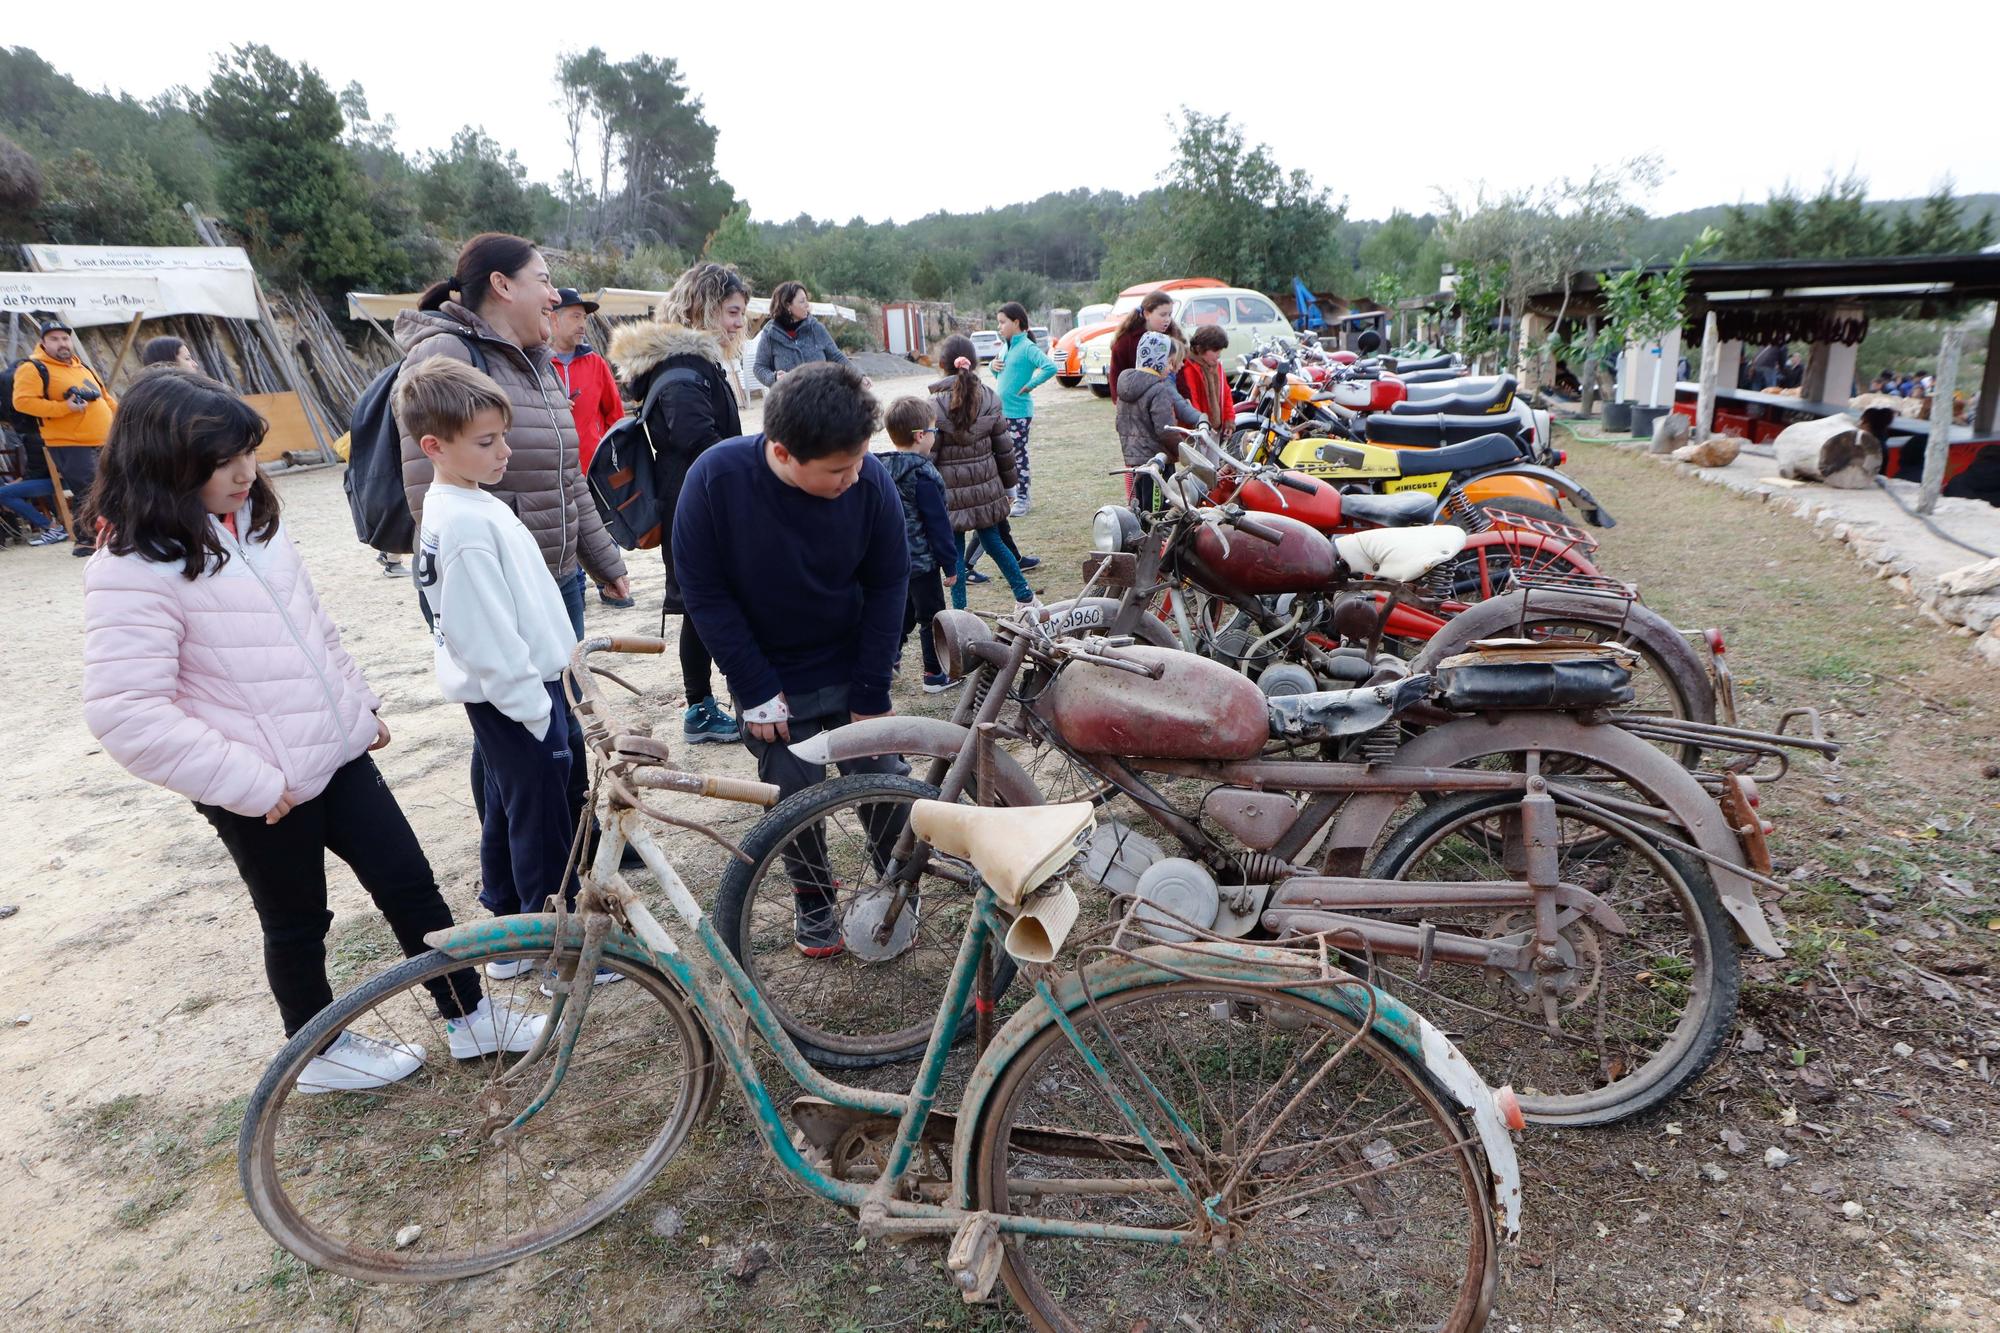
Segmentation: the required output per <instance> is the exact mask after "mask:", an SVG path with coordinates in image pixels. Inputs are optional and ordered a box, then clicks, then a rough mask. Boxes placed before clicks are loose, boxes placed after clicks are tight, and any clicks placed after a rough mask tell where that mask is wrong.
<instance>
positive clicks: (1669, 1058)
mask: <svg viewBox="0 0 2000 1333" xmlns="http://www.w3.org/2000/svg"><path fill="white" fill-rule="evenodd" d="M1518 805H1519V802H1518V800H1517V798H1516V797H1515V796H1514V795H1513V794H1511V793H1499V794H1488V793H1472V794H1469V795H1464V796H1448V797H1441V798H1439V799H1438V800H1437V801H1435V802H1434V803H1433V804H1431V805H1429V806H1427V807H1425V808H1424V809H1422V810H1421V811H1419V812H1418V813H1417V814H1415V815H1412V816H1411V817H1410V818H1409V820H1408V821H1406V822H1405V823H1404V824H1403V825H1402V826H1401V827H1399V828H1398V829H1397V830H1396V831H1395V833H1393V834H1392V835H1390V837H1389V839H1388V841H1387V842H1386V843H1384V844H1383V848H1382V852H1381V854H1380V855H1379V856H1378V857H1377V858H1376V860H1375V864H1374V866H1373V867H1372V869H1371V872H1370V873H1371V874H1373V875H1375V876H1377V877H1379V878H1382V879H1400V880H1411V881H1422V882H1426V883H1430V882H1441V881H1453V880H1466V881H1472V880H1486V879H1505V878H1509V877H1510V873H1511V872H1509V871H1508V870H1507V869H1506V862H1507V851H1506V846H1507V843H1508V837H1507V833H1506V828H1507V825H1508V822H1509V813H1510V812H1511V811H1513V810H1514V809H1516V808H1517V807H1518ZM1559 814H1560V821H1561V826H1562V836H1561V837H1560V839H1559V844H1560V851H1559V868H1558V874H1559V875H1560V877H1561V879H1562V880H1563V881H1564V882H1566V883H1571V884H1579V885H1582V886H1583V887H1585V888H1587V889H1589V890H1590V891H1591V892H1593V893H1595V894H1597V895H1598V896H1599V897H1600V898H1601V899H1603V900H1604V901H1605V902H1606V903H1607V904H1608V905H1610V906H1611V907H1612V908H1613V909H1614V910H1615V911H1616V912H1617V913H1618V914H1619V916H1620V917H1621V918H1622V920H1623V922H1624V927H1625V933H1624V934H1622V935H1618V934H1613V933H1611V932H1610V931H1609V930H1606V929H1604V928H1602V927H1598V926H1595V925H1593V924H1592V923H1591V922H1590V921H1588V919H1586V918H1582V917H1579V918H1578V919H1577V920H1575V921H1572V922H1571V923H1570V924H1569V925H1567V926H1565V927H1564V928H1563V930H1562V932H1561V933H1560V939H1561V941H1562V948H1563V950H1564V962H1565V967H1564V970H1563V971H1562V972H1561V973H1559V974H1557V980H1558V984H1559V985H1560V986H1561V987H1562V988H1563V989H1562V994H1561V995H1560V997H1559V1000H1558V1020H1557V1026H1556V1028H1555V1029H1553V1030H1551V1028H1550V1027H1549V1026H1548V1024H1547V1022H1546V1021H1545V1018H1544V1015H1543V1013H1542V1011H1541V1009H1540V1006H1539V1003H1538V1001H1537V999H1536V997H1535V996H1533V995H1532V994H1530V993H1529V991H1528V989H1527V988H1528V987H1529V986H1530V985H1532V984H1533V979H1532V978H1530V977H1521V976H1516V975H1513V974H1508V973H1501V972H1497V971H1496V970H1495V969H1489V968H1481V967H1472V966H1467V965H1464V964H1451V963H1434V964H1432V966H1431V967H1430V968H1429V969H1428V972H1429V975H1428V977H1427V978H1426V977H1424V976H1423V975H1421V974H1422V972H1423V969H1421V968H1420V967H1419V965H1418V963H1417V961H1416V960H1414V959H1405V958H1383V957H1379V956H1378V957H1377V959H1376V960H1375V971H1376V973H1377V975H1376V977H1374V978H1373V979H1374V980H1375V981H1376V983H1377V984H1378V985H1381V986H1382V987H1383V988H1384V989H1386V990H1388V991H1389V992H1390V993H1391V994H1393V995H1396V996H1398V997H1401V998H1403V999H1405V1000H1407V1001H1409V1002H1410V1003H1412V1004H1414V1005H1416V1006H1417V1007H1419V1008H1420V1009H1422V1010H1423V1012H1424V1013H1425V1014H1427V1015H1429V1016H1430V1017H1431V1019H1432V1020H1433V1021H1434V1022H1436V1023H1438V1024H1439V1026H1441V1027H1443V1028H1444V1029H1445V1030H1446V1031H1448V1032H1450V1033H1451V1034H1452V1036H1453V1040H1455V1041H1456V1042H1457V1043H1458V1045H1459V1048H1460V1049H1461V1050H1462V1051H1464V1052H1465V1056H1466V1058H1467V1059H1468V1060H1470V1061H1472V1063H1473V1065H1474V1067H1475V1068H1477V1069H1478V1070H1479V1072H1480V1074H1481V1075H1482V1076H1483V1077H1485V1078H1486V1079H1488V1080H1489V1081H1491V1082H1493V1083H1512V1084H1513V1086H1514V1090H1515V1092H1516V1093H1518V1094H1519V1095H1520V1098H1521V1108H1522V1110H1523V1111H1525V1112H1526V1113H1527V1115H1528V1118H1529V1119H1531V1120H1536V1121H1539V1122H1541V1123H1543V1124H1555V1125H1569V1126H1585V1125H1607V1124H1611V1123H1614V1122H1616V1121H1619V1120H1624V1119H1626V1118H1628V1117H1630V1116H1634V1115H1637V1114H1639V1113H1640V1112H1642V1111H1646V1110H1649V1109H1651V1108H1652V1107H1655V1106H1658V1105H1659V1104H1660V1103H1662V1102H1664V1101H1667V1100H1668V1099H1669V1098H1671V1097H1673V1096H1675V1095H1676V1094H1678V1093H1679V1092H1680V1091H1681V1090H1682V1089H1683V1088H1685V1087H1686V1086H1687V1085H1688V1084H1689V1083H1691V1082H1693V1081H1694V1079H1696V1078H1697V1077H1699V1076H1700V1075H1701V1073H1702V1071H1703V1070H1705V1069H1707V1068H1708V1066H1709V1065H1710V1064H1711V1063H1713V1062H1714V1060H1715V1057H1716V1055H1717V1053H1718V1052H1719V1051H1720V1050H1721V1048H1722V1043H1723V1040H1724V1039H1725V1038H1726V1037H1727V1036H1728V1034H1729V1030H1730V1027H1731V1025H1732V1024H1733V1023H1734V1022H1735V1017H1736V1002H1737V992H1738V987H1739V980H1740V978H1739V960H1738V956H1737V947H1736V937H1735V934H1734V932H1733V931H1732V929H1731V927H1730V923H1729V916H1728V914H1727V912H1725V911H1724V909H1723V906H1722V901H1721V898H1720V897H1719V895H1718V894H1717V892H1716V889H1715V882H1714V880H1713V879H1712V878H1710V876H1709V874H1708V871H1707V869H1706V868H1705V867H1704V866H1703V865H1702V864H1701V862H1700V861H1698V860H1697V859H1695V858H1694V857H1690V856H1686V855H1683V854H1682V853H1680V852H1678V851H1676V850H1674V849H1673V848H1670V847H1663V846H1661V845H1659V844H1658V843H1655V842H1653V841H1651V840H1650V839H1647V838H1643V837H1641V836H1639V835H1638V834H1635V833H1633V832H1631V831H1629V830H1627V829H1624V828H1621V827H1619V826H1617V825H1614V824H1611V823H1609V822H1608V821H1605V820H1603V819H1601V818H1600V817H1598V816H1596V815H1593V814H1591V813H1590V812H1588V811H1585V810H1581V809H1577V808H1563V809H1561V810H1560V811H1559ZM1421 915H1422V916H1423V917H1424V918H1425V919H1426V920H1427V921H1429V922H1430V923H1431V924H1433V925H1435V926H1436V927H1437V928H1438V929H1439V930H1440V931H1441V932H1445V931H1448V932H1452V933H1456V934H1460V935H1471V936H1477V937H1481V938H1491V937H1501V936H1515V935H1519V934H1522V933H1523V932H1526V931H1528V930H1530V929H1531V926H1532V921H1533V914H1532V911H1531V909H1514V908H1507V909H1501V910H1490V909H1437V908H1427V909H1425V910H1424V912H1423V913H1421Z"/></svg>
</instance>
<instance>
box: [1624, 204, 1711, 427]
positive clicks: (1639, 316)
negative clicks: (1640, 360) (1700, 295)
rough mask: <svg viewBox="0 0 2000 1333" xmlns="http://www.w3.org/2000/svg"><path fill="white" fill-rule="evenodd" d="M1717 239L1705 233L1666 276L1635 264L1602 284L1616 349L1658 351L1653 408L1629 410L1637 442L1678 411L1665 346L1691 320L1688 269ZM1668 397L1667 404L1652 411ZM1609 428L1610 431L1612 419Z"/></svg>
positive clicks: (1653, 369)
mask: <svg viewBox="0 0 2000 1333" xmlns="http://www.w3.org/2000/svg"><path fill="white" fill-rule="evenodd" d="M1718 239H1720V233H1718V232H1717V231H1716V230H1715V229H1714V228H1712V227H1710V228H1704V229H1703V231H1702V233H1701V235H1700V236H1697V237H1696V238H1695V239H1694V240H1693V241H1691V242H1689V243H1688V244H1687V245H1686V246H1684V247H1683V248H1682V250H1681V253H1680V257H1679V258H1678V259H1676V260H1674V262H1673V264H1672V265H1670V266H1669V267H1668V269H1667V271H1666V272H1664V273H1658V274H1655V275H1653V276H1652V277H1651V278H1647V277H1646V274H1645V270H1644V268H1643V266H1641V265H1639V264H1634V265H1633V266H1632V267H1631V268H1630V269H1627V270H1626V271H1624V272H1622V273H1618V274H1615V275H1614V274H1609V273H1607V274H1604V275H1603V276H1602V277H1601V279H1600V281H1601V282H1602V283H1603V284H1604V303H1605V309H1606V312H1607V313H1608V314H1609V315H1610V316H1611V319H1610V325H1611V331H1612V336H1614V337H1615V338H1616V339H1617V340H1618V341H1617V343H1616V344H1614V345H1618V346H1631V345H1633V344H1637V345H1638V346H1641V347H1651V348H1653V349H1654V353H1653V365H1652V366H1651V368H1650V372H1651V377H1652V384H1651V392H1649V393H1648V394H1647V395H1646V397H1647V399H1648V400H1649V402H1648V403H1638V402H1634V403H1633V404H1631V406H1630V409H1629V410H1630V412H1631V417H1632V419H1631V430H1632V437H1633V438H1634V439H1651V438H1652V434H1653V423H1654V422H1655V421H1658V420H1659V419H1660V418H1661V417H1663V416H1665V415H1666V414H1667V413H1669V412H1671V411H1673V391H1672V381H1671V380H1668V379H1667V378H1666V376H1667V366H1666V356H1665V354H1664V352H1663V350H1662V349H1661V348H1660V345H1659V344H1660V340H1661V339H1663V338H1665V337H1666V335H1667V334H1669V333H1671V332H1673V331H1674V330H1675V329H1677V328H1679V327H1680V326H1681V324H1682V322H1683V320H1684V319H1685V318H1686V316H1685V314H1684V313H1683V311H1684V308H1685V307H1686V305H1687V275H1688V268H1689V266H1690V265H1692V264H1693V263H1694V261H1695V260H1696V259H1698V258H1699V257H1700V256H1701V255H1702V253H1703V252H1704V251H1706V250H1708V249H1709V248H1710V247H1711V246H1713V245H1714V244H1715V243H1716V241H1717V240H1718ZM1663 394H1664V396H1665V397H1666V402H1665V403H1663V404H1659V405H1657V406H1655V405H1652V404H1653V402H1655V401H1657V400H1658V399H1660V398H1661V397H1662V395H1663ZM1605 425H1606V426H1607V427H1610V426H1611V421H1610V418H1609V416H1607V417H1606V420H1605Z"/></svg>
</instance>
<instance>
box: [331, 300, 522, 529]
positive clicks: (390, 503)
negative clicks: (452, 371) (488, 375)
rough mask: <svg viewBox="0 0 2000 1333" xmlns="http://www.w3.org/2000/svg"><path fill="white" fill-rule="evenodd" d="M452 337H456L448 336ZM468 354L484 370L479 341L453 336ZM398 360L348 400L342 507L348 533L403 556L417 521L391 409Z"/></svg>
mask: <svg viewBox="0 0 2000 1333" xmlns="http://www.w3.org/2000/svg"><path fill="white" fill-rule="evenodd" d="M453 336H454V337H459V335H456V334H454V335H453ZM459 341H461V342H463V343H464V344H465V350H466V351H467V352H468V353H469V354H470V355H471V357H472V368H473V369H474V370H477V371H479V372H480V373H481V374H484V373H485V372H486V358H485V357H484V356H483V355H481V354H480V351H479V344H478V343H477V342H476V341H474V340H473V339H471V338H465V337H459ZM402 369H403V363H402V362H400V361H398V362H397V363H396V364H395V365H393V366H390V367H389V368H388V369H387V370H384V371H383V372H382V373H381V374H380V375H377V376H376V377H375V379H374V380H373V382H371V383H370V384H369V386H368V387H367V388H366V389H363V390H362V391H361V397H359V398H357V399H356V400H355V402H354V415H353V417H352V419H351V420H350V421H349V422H348V428H347V476H346V477H345V478H344V479H343V480H342V482H341V488H342V489H343V490H345V491H346V492H347V510H348V512H349V513H350V514H352V515H353V516H354V535H355V536H356V537H358V538H360V539H361V541H363V542H365V543H366V544H368V545H369V546H372V547H374V548H375V549H376V550H378V551H383V552H386V553H388V554H390V555H408V554H409V553H410V552H412V551H414V550H416V549H417V521H416V519H415V518H413V517H412V516H411V514H410V501H409V498H408V496H407V495H406V494H405V493H404V491H403V432H402V428H401V427H399V426H398V425H397V424H396V413H395V409H394V404H395V398H396V376H397V375H398V374H399V373H400V372H401V371H402Z"/></svg>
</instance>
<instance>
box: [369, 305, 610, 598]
mask: <svg viewBox="0 0 2000 1333" xmlns="http://www.w3.org/2000/svg"><path fill="white" fill-rule="evenodd" d="M468 338H476V339H477V340H478V342H479V354H480V356H481V358H482V359H484V361H485V362H486V373H487V374H488V375H490V376H492V377H493V380H494V382H495V383H497V384H498V385H499V386H500V387H501V388H502V389H504V390H506V393H507V400H508V402H509V403H511V404H512V405H513V408H514V424H513V425H512V426H510V427H508V428H507V443H508V444H509V445H510V446H512V448H513V451H514V456H513V458H512V459H511V460H509V462H508V464H507V475H506V476H505V477H503V478H502V479H501V480H500V484H499V485H497V486H493V487H491V488H490V489H491V490H492V491H493V493H494V494H495V495H498V496H499V497H500V498H501V499H502V500H504V501H505V502H506V504H507V506H508V508H510V509H512V510H513V511H514V512H515V513H516V514H517V515H519V516H520V519H521V523H522V526H524V527H526V528H527V529H528V531H529V532H530V533H531V534H533V536H534V538H535V544H536V545H537V546H539V547H541V550H542V559H543V560H545V561H547V562H548V566H549V573H551V574H553V575H554V576H555V577H556V579H557V581H558V582H560V581H562V580H565V579H568V578H569V577H570V576H571V575H572V574H574V573H575V572H576V568H577V565H578V563H579V562H580V563H581V564H582V566H583V568H584V569H585V570H587V571H588V572H589V574H590V576H591V577H592V578H593V579H595V580H597V582H599V583H609V582H611V581H612V580H613V579H618V578H623V577H624V576H625V560H624V557H623V556H621V555H620V554H619V552H618V544H617V543H616V542H614V541H612V540H611V534H610V533H608V532H606V531H605V530H604V520H603V519H601V518H599V517H598V516H597V504H596V502H595V501H593V500H592V499H591V498H590V489H589V487H588V485H587V484H586V482H585V480H584V475H583V470H582V469H581V468H580V467H579V466H578V464H577V451H576V419H575V417H574V416H572V415H571V413H570V406H569V396H568V395H567V394H566V393H564V391H563V387H562V382H561V381H560V380H558V379H557V378H556V377H555V372H554V371H552V370H551V369H549V349H548V348H547V347H546V346H543V347H535V348H530V349H529V350H527V351H523V350H522V349H521V348H519V347H516V346H515V345H514V344H513V343H511V342H508V341H507V340H506V339H505V338H503V337H501V336H500V335H499V334H498V333H497V332H495V331H494V329H493V326H492V325H490V324H488V323H487V322H486V321H485V320H483V319H481V318H480V317H479V316H478V315H476V314H474V313H473V312H472V311H470V310H468V309H466V308H465V307H464V306H462V305H460V304H459V303H458V302H456V301H446V302H445V303H444V305H442V306H441V307H439V308H438V309H436V310H405V311H403V312H402V313H401V314H399V315H397V316H396V344H397V346H399V347H401V348H402V349H403V368H404V369H405V370H407V369H409V368H410V367H411V366H415V365H420V364H422V363H423V362H425V361H428V360H430V359H431V358H432V357H434V356H448V357H451V358H453V359H455V360H458V361H463V362H465V363H466V364H467V365H471V364H473V361H472V356H471V354H470V353H469V352H468V351H467V350H466V340H467V339H468ZM399 424H400V423H399ZM430 484H431V461H430V459H428V458H426V457H424V451H423V450H422V449H420V448H419V447H418V446H417V441H416V438H415V437H414V436H412V435H411V434H410V433H409V432H408V431H407V430H406V431H404V432H403V493H404V494H405V495H407V496H408V497H409V500H410V513H411V514H413V515H415V516H416V520H417V526H418V527H419V528H421V527H422V526H423V522H424V492H425V491H427V490H429V489H430Z"/></svg>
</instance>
